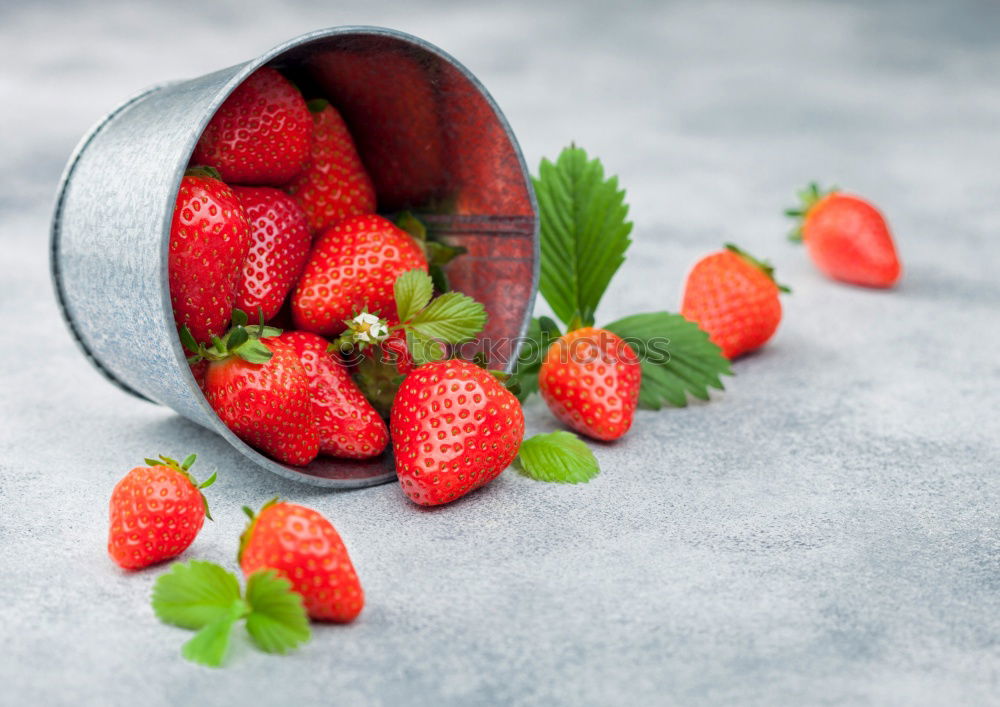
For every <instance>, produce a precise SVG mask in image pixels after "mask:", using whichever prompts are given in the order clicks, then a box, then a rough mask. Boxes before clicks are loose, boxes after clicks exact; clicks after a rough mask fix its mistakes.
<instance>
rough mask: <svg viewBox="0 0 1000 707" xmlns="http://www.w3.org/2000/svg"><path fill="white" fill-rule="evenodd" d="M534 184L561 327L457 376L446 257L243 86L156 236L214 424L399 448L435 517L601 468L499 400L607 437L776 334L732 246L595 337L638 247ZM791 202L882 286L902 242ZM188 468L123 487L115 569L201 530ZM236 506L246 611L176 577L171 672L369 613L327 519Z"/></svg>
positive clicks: (832, 203) (856, 209)
mask: <svg viewBox="0 0 1000 707" xmlns="http://www.w3.org/2000/svg"><path fill="white" fill-rule="evenodd" d="M540 172H541V178H539V179H537V180H536V182H535V186H536V191H537V192H538V193H539V202H540V204H541V205H542V213H541V220H542V238H541V252H542V260H543V262H542V268H541V270H542V274H541V284H540V291H541V293H542V295H543V296H544V297H545V298H546V300H547V301H548V303H549V305H550V306H551V308H552V310H553V312H554V313H555V314H556V316H557V317H558V318H559V319H560V320H562V322H563V324H564V325H565V327H566V329H565V333H560V330H559V325H558V324H556V323H555V322H554V321H553V320H551V319H549V318H547V317H540V318H537V319H533V320H532V322H531V328H530V329H529V334H530V336H529V338H530V339H531V340H532V341H533V343H534V344H535V345H536V351H535V353H536V354H537V355H538V360H528V361H523V360H520V359H519V360H518V361H517V362H516V363H517V365H516V367H515V372H514V374H513V375H511V376H508V375H505V374H500V373H499V372H496V371H490V370H488V369H487V368H486V367H485V365H484V364H481V362H476V363H473V362H469V361H464V360H461V359H458V358H454V357H449V354H450V353H451V348H450V347H451V346H452V345H454V344H459V343H462V342H463V341H466V340H470V339H473V338H474V337H475V336H476V335H477V334H478V333H479V332H480V331H481V330H482V328H483V324H484V323H485V319H486V313H485V310H484V309H483V307H482V305H481V304H479V303H477V302H475V301H474V300H471V298H469V297H467V296H465V295H463V294H461V293H458V292H449V291H448V287H447V279H446V278H445V277H443V275H441V273H440V272H438V273H435V274H436V275H437V276H435V277H432V274H431V271H432V269H433V268H435V267H438V266H440V265H441V264H443V263H445V262H447V261H448V260H449V259H450V258H452V257H455V256H456V255H460V253H461V249H458V248H454V247H451V246H448V245H447V244H443V243H438V242H433V241H428V238H427V234H426V231H425V230H424V229H423V228H422V226H421V224H419V222H418V221H416V219H415V218H414V217H413V216H412V215H410V214H402V215H400V217H399V218H398V219H397V222H395V223H394V222H393V221H390V220H388V219H387V218H384V217H383V216H379V215H378V214H376V213H375V209H376V205H377V203H376V202H377V200H376V193H375V189H374V187H373V184H372V180H371V179H370V177H369V175H368V174H367V173H366V171H365V167H364V165H363V163H362V160H361V157H360V156H359V153H358V150H357V149H356V147H355V145H354V141H353V140H352V138H351V135H350V133H349V131H348V128H347V125H346V124H345V122H344V120H343V119H342V118H341V116H340V114H339V113H338V112H337V110H336V109H335V108H334V107H333V106H331V105H330V104H329V103H328V102H327V101H326V100H323V99H315V100H312V101H309V102H307V101H306V100H305V99H304V98H303V96H302V94H301V93H300V92H299V90H298V89H297V88H296V87H295V86H293V85H292V84H291V83H290V82H289V81H288V80H287V79H285V78H284V77H283V76H282V75H281V74H280V73H279V72H278V71H276V70H275V69H272V68H262V69H260V70H258V71H257V72H256V73H254V74H253V75H252V76H250V77H249V78H248V79H247V80H246V81H245V82H244V83H243V84H242V85H240V86H239V87H238V88H237V89H236V90H235V91H234V92H233V93H232V95H231V96H230V97H229V98H228V99H227V100H226V101H225V103H224V104H223V105H222V106H221V107H220V109H219V110H218V112H217V113H216V114H215V116H214V117H213V118H212V120H211V122H210V123H209V125H208V126H207V128H206V129H205V132H204V134H203V135H202V137H201V139H200V141H199V143H198V145H197V148H196V150H195V152H194V154H193V156H192V167H191V168H190V169H189V170H188V172H187V173H186V175H185V176H184V178H183V180H182V182H181V185H180V190H179V193H178V197H177V203H176V207H175V211H174V217H173V222H172V226H171V233H170V248H169V280H170V283H169V284H170V293H171V299H172V305H173V311H174V317H175V320H176V323H177V327H178V331H179V335H180V340H181V343H182V344H183V346H184V348H185V349H186V353H187V354H188V356H189V358H188V361H189V363H190V365H191V369H192V373H193V375H194V377H195V379H196V380H197V382H198V384H199V386H200V387H201V389H202V391H203V392H204V394H205V398H206V399H207V400H208V402H209V403H210V404H211V406H212V407H213V409H214V410H215V411H216V413H217V414H218V416H219V418H220V419H221V420H223V422H224V423H225V424H226V425H227V426H228V427H229V428H230V429H231V430H232V431H233V432H234V433H235V434H236V435H237V436H238V437H239V438H241V439H242V440H244V441H245V442H247V443H248V444H250V445H252V446H253V447H255V448H256V449H258V450H260V451H262V452H264V453H266V454H268V455H270V456H271V457H272V458H274V459H276V460H278V461H279V462H282V463H285V464H289V465H295V466H301V465H305V464H309V463H310V462H311V461H312V460H313V459H315V458H316V457H317V456H318V455H320V454H323V455H328V456H332V457H339V458H346V459H369V458H373V457H376V456H378V455H380V454H382V453H383V452H384V451H385V449H386V447H387V446H388V444H389V442H390V441H391V442H392V444H393V452H394V456H395V463H396V471H397V476H398V477H399V480H400V485H401V487H402V489H403V491H404V492H405V494H406V496H407V497H408V498H409V499H410V500H412V501H414V502H415V503H418V504H421V505H428V506H430V505H437V504H442V503H447V502H450V501H453V500H455V499H457V498H459V497H461V496H463V495H465V494H467V493H469V492H470V491H472V490H474V489H476V488H479V487H481V486H483V485H485V484H487V483H489V482H490V481H492V480H493V479H494V478H496V476H498V475H499V474H500V473H501V472H502V471H503V470H504V469H506V468H507V467H508V466H509V465H510V464H511V463H512V462H515V460H516V463H517V466H518V468H519V470H520V471H521V472H522V473H525V474H526V475H528V476H531V477H533V478H536V479H539V480H543V481H559V482H563V483H579V482H581V481H587V480H589V479H590V478H592V477H593V476H594V475H596V474H597V473H598V467H597V462H596V459H595V458H594V457H593V454H592V453H591V452H590V450H589V449H588V447H587V446H586V445H585V444H584V443H583V442H582V441H581V440H579V439H577V438H576V437H575V436H573V435H571V434H569V433H568V432H565V431H557V432H554V433H551V434H548V435H537V436H535V437H533V438H531V439H529V440H523V436H524V415H523V412H522V410H521V404H520V401H519V400H518V398H517V397H515V395H514V393H513V392H511V390H510V389H508V386H509V387H510V388H513V389H515V390H517V385H523V386H524V388H523V389H521V390H520V391H519V392H518V394H519V395H520V396H521V397H522V398H523V397H526V396H527V395H530V394H531V392H534V391H535V390H537V391H538V392H539V393H540V394H541V396H542V398H543V399H544V400H545V402H546V403H547V404H548V407H549V408H550V410H551V411H552V412H553V414H554V415H555V416H556V417H558V418H559V419H560V420H561V421H562V422H563V423H564V424H565V425H567V426H568V427H570V428H572V429H574V430H576V431H577V432H580V433H581V434H584V435H586V436H588V437H590V438H592V439H595V440H601V441H612V440H616V439H619V438H621V437H622V436H624V435H625V434H626V433H627V432H628V430H629V429H630V427H631V425H632V422H633V419H634V415H635V411H636V409H637V408H638V407H640V406H645V407H651V408H659V407H660V406H661V405H662V403H664V402H669V403H671V404H673V405H683V404H685V402H686V399H687V398H686V396H687V395H694V396H696V397H700V398H702V399H706V400H707V399H708V387H717V388H721V387H722V386H721V383H720V382H719V379H718V376H719V374H726V373H729V372H730V371H729V367H728V360H729V359H732V358H735V357H738V356H740V355H742V354H744V353H747V352H749V351H753V350H754V349H757V348H759V347H761V346H763V345H764V343H765V342H767V341H768V339H770V337H771V336H772V335H773V334H774V332H775V330H776V329H777V327H778V324H779V322H780V320H781V311H782V310H781V303H780V301H779V293H780V292H781V291H783V290H784V291H787V288H784V287H782V286H781V285H779V284H777V282H776V281H775V279H774V273H773V269H772V268H771V266H770V265H769V264H768V263H767V262H765V261H760V260H757V259H755V258H753V257H752V256H750V255H749V254H747V253H746V252H744V251H742V250H741V249H739V248H737V247H736V246H733V245H727V246H726V248H725V249H724V250H722V251H720V252H716V253H712V254H710V255H708V256H707V257H705V258H703V259H702V260H700V261H699V262H698V263H697V264H696V265H695V266H694V268H693V269H692V270H691V271H690V273H689V275H688V278H687V281H686V284H685V287H684V294H683V298H682V303H681V308H680V310H681V312H680V315H676V314H671V313H669V312H649V313H643V314H637V315H632V316H631V317H626V318H624V319H621V320H619V321H617V322H612V323H611V324H608V325H606V326H605V327H597V326H595V325H594V318H595V317H594V314H595V310H596V307H597V304H598V303H599V301H600V298H601V296H602V295H603V294H604V291H605V290H606V288H607V286H608V283H609V281H610V279H611V277H612V275H613V274H614V273H615V271H616V270H617V269H618V267H619V266H620V265H621V263H622V262H623V261H624V253H625V250H626V249H627V247H628V245H629V243H630V241H629V240H628V234H629V232H630V230H631V223H630V222H628V221H626V216H627V206H626V205H625V204H624V192H623V191H621V190H619V189H618V186H617V180H616V179H615V178H613V177H612V178H610V179H607V180H605V178H604V174H603V168H602V167H601V166H600V163H599V161H597V160H588V158H587V156H586V153H585V152H583V151H582V150H580V149H579V148H576V147H571V148H567V150H564V152H563V155H561V156H560V159H559V161H558V163H557V164H556V165H553V164H552V163H549V162H547V161H543V163H542V169H541V170H540ZM567 185H571V186H569V187H567ZM800 196H801V197H802V201H803V204H802V206H801V207H800V208H796V209H791V210H789V211H788V215H790V216H793V217H795V218H796V219H799V221H800V223H799V227H798V228H797V229H796V231H795V233H794V234H793V239H796V240H804V241H805V243H806V245H807V247H808V248H809V253H810V255H811V256H812V258H813V260H814V261H815V262H816V264H817V266H818V267H819V268H820V269H821V270H822V271H823V272H824V273H826V274H827V275H829V276H830V277H832V278H834V279H838V280H842V281H845V282H849V283H852V284H859V285H864V286H869V287H890V286H892V285H893V284H894V283H895V282H896V281H897V279H898V278H899V275H900V265H899V260H898V257H897V255H896V252H895V246H894V244H893V241H892V237H891V235H890V234H889V230H888V227H887V226H886V224H885V221H884V220H883V219H882V217H881V215H880V214H879V212H878V211H877V210H876V209H875V208H874V207H873V206H871V205H870V204H868V203H867V202H866V201H864V200H862V199H860V198H858V197H853V196H849V195H844V194H842V193H840V192H839V191H837V190H833V191H831V192H829V193H822V192H820V190H819V189H818V188H817V187H816V186H815V185H812V186H810V187H809V189H807V190H805V191H804V192H802V193H801V194H800ZM592 205H596V206H594V208H591V206H592ZM588 219H589V221H588ZM595 224H596V225H595ZM681 315H682V316H681ZM657 341H660V342H663V341H669V342H670V347H671V348H670V356H668V357H666V358H659V359H658V358H657V357H656V356H655V355H653V354H655V353H657V352H656V348H655V346H654V344H656V342H657ZM640 354H641V355H640ZM671 357H672V358H671ZM511 384H513V385H511ZM194 461H195V457H194V455H191V456H189V457H188V458H186V459H184V460H183V461H180V462H178V461H176V460H174V459H170V458H168V457H160V458H159V459H147V460H146V462H147V465H148V466H144V467H136V468H135V469H133V470H132V471H130V472H129V473H128V474H127V475H126V476H125V477H124V478H123V479H122V480H121V481H120V482H119V483H118V485H117V486H116V487H115V489H114V492H113V494H112V498H111V503H110V512H111V518H110V532H109V538H108V551H109V553H110V555H111V557H112V559H113V560H114V561H115V562H116V563H117V564H118V565H120V566H121V567H123V568H126V569H139V568H142V567H146V566H149V565H152V564H154V563H157V562H162V561H164V560H167V559H170V558H173V557H176V556H177V555H179V554H181V553H182V552H184V551H185V550H186V549H187V548H188V547H189V546H190V545H191V543H192V542H193V541H194V539H195V537H196V536H197V534H198V533H199V531H200V530H201V528H202V526H203V524H204V520H205V518H211V516H210V515H209V514H208V505H207V502H206V501H205V498H204V496H203V495H202V490H203V489H204V488H206V487H207V486H209V485H210V484H211V483H212V482H213V481H214V480H215V475H214V474H213V475H212V477H210V478H209V479H208V480H206V481H205V482H203V483H200V484H199V483H198V482H197V481H196V480H195V479H194V478H193V476H192V475H191V473H190V468H191V465H192V464H193V463H194ZM245 510H247V513H248V515H249V516H250V522H249V524H248V525H247V529H246V531H245V532H244V534H243V536H242V538H241V542H240V549H239V556H238V557H239V564H240V566H241V568H242V570H243V573H244V574H245V576H246V582H247V583H246V592H245V597H244V595H243V594H242V593H241V590H240V587H239V584H238V582H237V580H236V578H235V577H233V576H232V575H230V574H229V573H227V572H226V570H224V569H223V568H221V567H218V566H217V565H212V564H211V563H205V562H199V561H191V562H189V563H186V564H177V565H174V568H173V570H172V571H171V572H170V573H169V574H165V575H162V576H161V577H160V579H159V580H158V581H157V587H156V590H155V591H154V599H153V601H154V609H155V611H156V613H157V615H158V616H159V617H160V618H161V619H162V620H164V621H166V622H168V623H173V624H176V625H178V626H182V627H185V628H191V629H196V630H199V633H198V634H196V636H195V638H193V639H192V640H191V641H190V642H189V643H188V644H186V645H185V648H184V655H185V656H186V657H188V658H190V659H192V660H196V661H198V662H202V663H204V664H207V665H219V664H221V661H222V658H223V655H224V653H225V649H226V645H227V640H228V634H229V631H230V629H231V627H232V626H233V624H234V623H235V622H236V621H238V620H245V623H246V628H247V631H248V633H249V634H250V637H251V639H252V640H253V641H254V643H255V644H256V645H258V647H259V648H261V649H262V650H265V651H268V652H275V653H282V652H286V651H287V650H290V649H291V648H293V647H294V646H296V645H298V644H299V643H301V642H303V641H305V640H308V636H309V632H308V625H307V617H308V618H312V619H314V620H330V621H340V622H348V621H352V620H353V619H354V618H355V617H357V616H358V614H359V613H360V612H361V610H362V608H363V605H364V593H363V591H362V589H361V585H360V582H359V580H358V577H357V573H356V572H355V570H354V567H353V564H352V563H351V560H350V557H349V556H348V553H347V549H346V547H345V546H344V544H343V541H342V540H341V538H340V536H339V535H338V533H337V531H336V530H335V529H334V527H333V526H332V525H331V524H330V522H329V521H328V520H327V519H326V518H324V517H323V516H322V515H320V514H319V513H317V512H316V511H314V510H311V509H308V508H304V507H302V506H298V505H295V504H290V503H278V502H277V501H272V502H271V503H268V504H266V505H265V506H264V508H262V509H261V511H260V512H259V513H256V514H255V513H253V512H252V511H249V510H248V509H245ZM209 590H210V591H209ZM206 592H207V593H206Z"/></svg>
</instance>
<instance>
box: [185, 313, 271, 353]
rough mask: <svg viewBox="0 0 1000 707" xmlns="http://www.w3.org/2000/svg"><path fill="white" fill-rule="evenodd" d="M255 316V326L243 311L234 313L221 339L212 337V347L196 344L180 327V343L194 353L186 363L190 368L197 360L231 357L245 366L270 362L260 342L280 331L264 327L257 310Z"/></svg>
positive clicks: (262, 343) (186, 329)
mask: <svg viewBox="0 0 1000 707" xmlns="http://www.w3.org/2000/svg"><path fill="white" fill-rule="evenodd" d="M257 315H258V324H253V325H248V324H247V321H248V317H247V314H246V312H244V311H243V310H241V309H236V310H233V322H232V324H233V325H232V328H231V329H230V330H229V331H227V332H226V334H225V336H223V337H221V338H220V337H218V336H213V337H212V345H211V346H205V345H204V344H200V343H198V342H197V341H195V338H194V335H192V334H191V330H190V329H188V328H187V327H186V326H183V327H181V330H180V337H181V343H182V344H184V348H186V349H187V350H188V351H194V354H193V355H191V356H188V363H190V364H192V365H193V364H195V363H198V362H199V361H225V360H226V359H228V358H232V357H234V356H238V357H239V358H242V359H243V360H244V361H246V362H248V363H256V364H261V363H267V362H268V361H270V360H271V355H272V354H271V349H269V348H267V346H266V345H265V344H264V342H263V341H262V339H267V338H270V337H274V336H279V335H280V334H281V329H278V328H275V327H271V326H265V325H264V313H263V311H261V310H260V309H259V308H258V310H257Z"/></svg>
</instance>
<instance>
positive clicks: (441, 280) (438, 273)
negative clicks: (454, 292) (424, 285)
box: [427, 265, 451, 292]
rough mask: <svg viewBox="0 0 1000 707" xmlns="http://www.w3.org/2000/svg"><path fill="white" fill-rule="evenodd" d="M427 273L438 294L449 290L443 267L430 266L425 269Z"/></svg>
mask: <svg viewBox="0 0 1000 707" xmlns="http://www.w3.org/2000/svg"><path fill="white" fill-rule="evenodd" d="M427 272H428V274H429V275H430V276H431V280H432V281H433V282H434V289H435V290H437V291H438V292H448V291H449V290H450V289H451V283H450V282H448V275H447V273H445V271H444V268H443V267H441V266H440V265H430V266H428V268H427Z"/></svg>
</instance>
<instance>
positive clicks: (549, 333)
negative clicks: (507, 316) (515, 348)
mask: <svg viewBox="0 0 1000 707" xmlns="http://www.w3.org/2000/svg"><path fill="white" fill-rule="evenodd" d="M559 336H560V334H559V326H558V325H557V324H556V323H555V322H554V321H552V320H551V319H550V318H549V317H537V318H532V320H531V322H529V324H528V331H527V333H526V335H525V341H524V342H523V343H522V345H521V349H520V351H519V352H518V355H517V362H516V363H515V366H514V378H516V389H517V392H516V393H515V395H516V396H517V399H518V400H520V401H521V402H522V403H523V402H524V401H525V400H527V399H528V398H529V397H531V396H532V395H533V394H535V393H536V392H538V372H539V370H541V367H542V359H543V358H544V356H545V352H546V351H548V348H549V345H550V344H551V343H552V341H553V340H555V339H558V338H559Z"/></svg>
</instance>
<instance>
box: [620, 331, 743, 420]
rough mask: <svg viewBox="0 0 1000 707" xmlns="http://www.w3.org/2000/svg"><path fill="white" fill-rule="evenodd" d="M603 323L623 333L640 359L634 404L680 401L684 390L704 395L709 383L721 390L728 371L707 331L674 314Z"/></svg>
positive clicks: (653, 405) (685, 393)
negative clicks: (637, 397)
mask: <svg viewBox="0 0 1000 707" xmlns="http://www.w3.org/2000/svg"><path fill="white" fill-rule="evenodd" d="M604 328H605V329H607V330H608V331H611V332H614V333H615V334H617V335H618V336H620V337H621V338H622V339H624V340H625V341H626V342H627V343H628V345H629V346H631V347H632V348H633V349H634V350H635V352H636V354H637V355H638V356H639V360H640V361H641V362H642V387H641V388H640V390H639V405H640V407H643V408H647V409H651V410H659V409H660V408H662V407H663V406H664V404H669V405H674V406H677V407H684V406H685V405H687V401H688V395H691V396H693V397H695V398H698V399H699V400H708V398H709V388H716V389H718V390H723V389H724V387H723V385H722V380H721V376H724V375H726V376H731V375H733V372H732V369H731V368H730V366H729V361H728V359H726V357H725V356H723V355H722V351H721V350H720V349H719V347H718V346H716V345H715V344H713V343H712V342H711V341H709V338H708V334H706V333H705V332H704V331H703V330H702V329H701V328H699V327H698V325H697V324H695V323H694V322H691V321H688V320H687V319H685V318H684V317H682V316H681V315H679V314H671V313H670V312H648V313H645V314H635V315H632V316H630V317H625V318H623V319H619V320H618V321H615V322H612V323H611V324H608V325H606V326H605V327H604Z"/></svg>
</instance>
